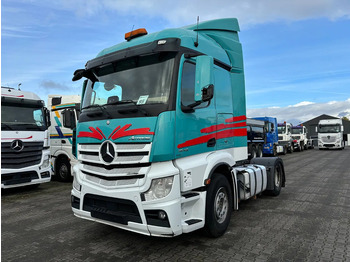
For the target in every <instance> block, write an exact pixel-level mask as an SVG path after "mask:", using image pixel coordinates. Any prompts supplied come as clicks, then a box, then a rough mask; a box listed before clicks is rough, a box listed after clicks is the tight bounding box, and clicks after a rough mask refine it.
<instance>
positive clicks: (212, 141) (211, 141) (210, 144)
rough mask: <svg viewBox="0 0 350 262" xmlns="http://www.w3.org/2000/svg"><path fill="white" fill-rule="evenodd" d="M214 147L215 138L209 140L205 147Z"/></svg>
mask: <svg viewBox="0 0 350 262" xmlns="http://www.w3.org/2000/svg"><path fill="white" fill-rule="evenodd" d="M215 145H216V139H215V138H210V139H209V141H208V143H207V147H214V146H215Z"/></svg>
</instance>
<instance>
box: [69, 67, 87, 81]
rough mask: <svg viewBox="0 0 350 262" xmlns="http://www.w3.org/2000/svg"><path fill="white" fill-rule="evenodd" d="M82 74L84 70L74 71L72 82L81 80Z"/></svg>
mask: <svg viewBox="0 0 350 262" xmlns="http://www.w3.org/2000/svg"><path fill="white" fill-rule="evenodd" d="M84 72H85V69H78V70H75V72H74V76H73V78H72V81H78V80H80V79H82V78H83V76H84Z"/></svg>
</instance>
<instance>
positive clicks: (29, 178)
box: [1, 151, 52, 189]
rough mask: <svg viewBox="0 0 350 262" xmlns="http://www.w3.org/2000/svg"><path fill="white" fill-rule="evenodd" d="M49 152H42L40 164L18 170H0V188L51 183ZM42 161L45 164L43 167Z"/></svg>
mask: <svg viewBox="0 0 350 262" xmlns="http://www.w3.org/2000/svg"><path fill="white" fill-rule="evenodd" d="M49 155H50V152H49V151H47V152H45V151H44V152H43V157H42V158H41V163H40V164H38V165H34V166H28V167H24V168H20V169H13V168H10V169H1V188H3V189H7V188H14V187H22V186H29V185H35V184H41V183H47V182H50V181H51V175H52V171H51V166H50V161H49V160H47V159H49ZM44 160H46V161H47V162H46V163H45V166H43V165H44Z"/></svg>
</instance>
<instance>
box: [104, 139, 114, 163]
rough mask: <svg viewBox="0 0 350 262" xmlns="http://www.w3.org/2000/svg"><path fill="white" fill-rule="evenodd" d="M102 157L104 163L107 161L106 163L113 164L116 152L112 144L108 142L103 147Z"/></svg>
mask: <svg viewBox="0 0 350 262" xmlns="http://www.w3.org/2000/svg"><path fill="white" fill-rule="evenodd" d="M100 155H101V158H102V159H103V161H105V162H106V163H111V162H113V160H114V158H115V150H114V146H113V144H112V142H110V141H109V140H107V141H105V142H104V143H103V144H102V145H101V148H100Z"/></svg>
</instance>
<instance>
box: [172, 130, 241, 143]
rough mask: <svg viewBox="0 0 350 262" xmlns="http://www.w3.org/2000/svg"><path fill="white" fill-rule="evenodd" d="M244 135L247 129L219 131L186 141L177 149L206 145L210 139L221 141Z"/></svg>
mask: <svg viewBox="0 0 350 262" xmlns="http://www.w3.org/2000/svg"><path fill="white" fill-rule="evenodd" d="M246 135H247V128H240V129H228V130H224V131H220V132H217V133H214V134H210V135H205V136H200V137H197V138H194V139H191V140H188V141H186V142H184V143H182V144H179V145H178V146H177V148H184V147H188V146H195V145H199V144H203V143H207V142H208V141H209V140H210V139H211V138H216V139H222V138H228V137H234V136H246Z"/></svg>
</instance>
